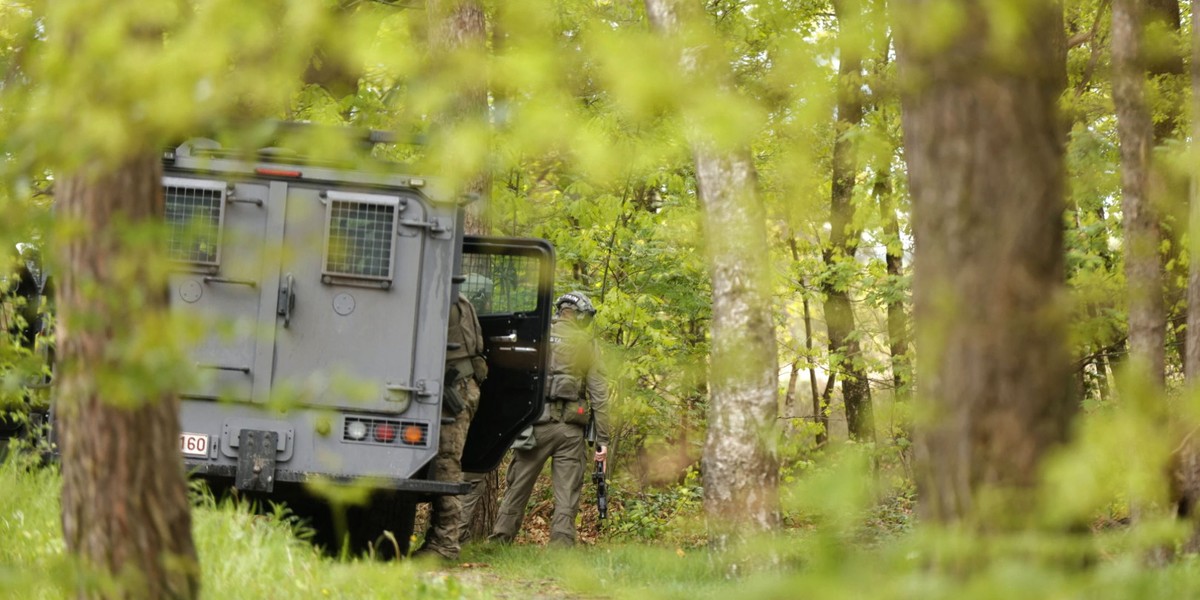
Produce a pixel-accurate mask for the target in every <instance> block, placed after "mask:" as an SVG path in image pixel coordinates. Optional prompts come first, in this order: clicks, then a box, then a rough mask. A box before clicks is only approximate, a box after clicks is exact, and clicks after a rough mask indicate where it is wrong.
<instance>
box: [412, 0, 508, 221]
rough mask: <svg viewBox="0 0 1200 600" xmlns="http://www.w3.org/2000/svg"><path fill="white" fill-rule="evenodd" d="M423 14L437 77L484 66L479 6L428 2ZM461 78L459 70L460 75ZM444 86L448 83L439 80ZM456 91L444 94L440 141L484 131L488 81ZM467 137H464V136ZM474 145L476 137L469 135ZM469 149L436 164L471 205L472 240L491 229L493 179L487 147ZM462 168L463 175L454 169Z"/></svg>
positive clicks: (454, 0) (467, 1)
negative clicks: (461, 64) (464, 63)
mask: <svg viewBox="0 0 1200 600" xmlns="http://www.w3.org/2000/svg"><path fill="white" fill-rule="evenodd" d="M426 10H427V11H428V14H429V19H430V40H429V41H430V45H431V47H432V48H431V51H432V53H433V56H434V60H433V62H432V65H433V68H434V70H435V71H441V70H443V69H442V67H445V68H447V69H452V68H453V67H454V65H455V62H454V61H455V60H456V59H457V58H461V57H469V58H472V59H473V60H475V61H478V62H476V64H485V63H484V62H483V61H484V60H485V59H484V57H485V56H486V53H487V17H486V15H485V13H484V10H483V5H482V4H481V3H480V2H478V1H477V0H429V1H428V2H426ZM458 71H459V72H464V70H463V69H458ZM438 80H439V81H441V82H442V83H443V85H445V84H448V83H450V82H449V80H446V79H444V78H441V79H438ZM453 85H454V86H455V87H453V88H452V89H451V88H447V89H442V90H441V92H442V93H443V94H446V95H447V96H448V97H449V98H451V99H450V100H447V101H446V103H445V105H444V109H443V111H442V113H441V114H440V115H439V116H438V117H437V121H438V124H439V125H440V129H441V135H443V136H455V135H470V134H472V133H478V131H482V130H487V129H488V128H489V127H490V126H489V124H488V99H487V95H488V94H487V92H488V86H487V79H486V78H485V77H474V78H472V79H471V80H470V81H468V82H454V83H453ZM464 132H465V133H464ZM471 137H475V138H477V139H481V140H482V139H483V138H480V137H479V136H478V135H472V136H471ZM480 146H481V147H475V148H472V149H471V150H472V151H471V152H470V153H469V155H463V154H461V153H458V154H454V155H453V156H443V157H442V159H441V160H440V162H439V164H440V165H441V169H440V170H439V172H438V173H439V175H442V176H445V177H454V178H461V180H460V181H459V182H458V185H457V186H456V188H457V189H458V191H459V192H460V193H461V194H462V195H463V196H464V197H465V198H470V199H473V200H475V202H474V203H473V204H471V205H469V206H468V209H467V215H466V217H467V218H466V231H467V233H470V234H485V233H487V232H488V230H489V228H490V224H489V223H488V220H487V216H486V215H487V212H486V209H487V201H488V199H489V197H490V192H491V187H492V173H491V172H490V171H488V170H487V164H488V160H487V157H488V156H489V153H490V151H491V148H490V147H488V145H487V144H486V143H482V142H481V144H480ZM459 164H465V165H466V170H463V169H462V168H454V166H455V165H459Z"/></svg>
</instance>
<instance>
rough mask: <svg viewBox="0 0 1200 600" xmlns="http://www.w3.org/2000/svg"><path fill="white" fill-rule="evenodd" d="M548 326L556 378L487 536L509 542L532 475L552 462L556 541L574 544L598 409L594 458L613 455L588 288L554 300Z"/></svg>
mask: <svg viewBox="0 0 1200 600" xmlns="http://www.w3.org/2000/svg"><path fill="white" fill-rule="evenodd" d="M554 309H555V314H554V324H553V325H552V326H551V329H550V347H551V355H550V377H549V381H548V386H547V387H548V389H547V394H546V405H545V408H544V409H543V410H542V416H541V418H540V419H538V421H537V422H536V423H535V424H534V426H533V436H532V437H533V444H532V447H531V448H526V449H514V453H513V460H512V463H511V464H510V465H509V467H508V478H507V479H508V489H507V490H505V492H504V499H503V500H501V502H500V511H499V515H498V516H497V517H496V526H495V527H494V528H493V530H492V535H491V536H490V537H489V539H491V540H494V541H499V542H505V543H507V542H511V541H512V540H513V538H515V537H516V535H517V532H518V531H519V530H520V528H521V521H522V520H523V519H524V517H525V506H526V504H528V502H529V496H530V494H531V493H532V492H533V485H534V482H535V481H537V477H538V474H539V473H541V471H542V467H543V466H544V465H545V464H546V461H547V460H549V461H550V471H551V478H552V480H553V485H554V517H553V518H552V520H551V523H550V542H551V543H552V544H564V545H573V544H574V543H575V535H576V532H575V515H576V513H578V512H579V496H580V492H581V491H582V489H583V476H584V472H585V470H586V465H587V463H586V460H587V456H586V453H587V444H586V440H585V436H584V430H585V428H586V427H587V425H588V421H589V417H592V416H593V415H594V419H595V429H596V454H595V460H597V461H605V460H606V459H607V458H608V407H607V402H608V384H607V382H606V381H605V379H604V373H603V369H602V368H601V361H600V352H599V346H598V344H597V343H596V341H595V339H594V338H593V337H592V335H591V333H590V331H589V330H588V324H589V323H590V322H591V320H592V317H593V316H595V314H596V307H595V306H593V305H592V302H591V300H589V299H588V297H587V295H586V294H584V293H583V292H578V291H575V292H569V293H566V294H563V295H562V296H560V297H559V298H558V300H556V301H555V303H554Z"/></svg>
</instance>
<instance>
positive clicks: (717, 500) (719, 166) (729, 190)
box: [646, 0, 779, 548]
mask: <svg viewBox="0 0 1200 600" xmlns="http://www.w3.org/2000/svg"><path fill="white" fill-rule="evenodd" d="M646 12H647V14H648V16H649V19H650V23H651V25H652V26H653V27H654V29H655V30H656V31H658V32H660V33H662V34H664V35H666V36H668V38H670V39H672V40H676V43H677V44H679V46H678V48H681V49H682V48H690V47H692V43H694V42H695V40H694V39H690V35H691V34H693V33H694V30H693V29H692V28H693V27H697V26H698V24H697V23H696V22H695V18H694V17H693V15H694V14H695V7H689V6H688V5H687V3H686V0H647V2H646ZM680 42H682V43H680ZM700 48H701V49H702V50H696V49H689V50H687V53H686V54H685V53H684V52H681V53H680V54H679V56H680V68H681V69H683V70H684V72H685V75H686V76H688V79H692V78H696V79H697V80H698V85H696V89H701V88H703V87H712V88H716V89H720V88H721V87H722V86H724V85H728V83H727V82H726V81H725V80H724V78H723V77H722V76H721V74H722V73H723V72H724V71H725V67H724V60H725V57H723V56H722V55H721V53H720V52H717V51H716V49H715V48H713V47H707V48H705V47H703V46H701V47H700ZM704 50H707V52H705V51H704ZM693 52H699V56H690V55H689V54H691V53H693ZM700 57H704V58H706V59H707V60H711V61H713V62H712V63H708V64H706V63H705V62H703V60H702V59H700ZM714 73H715V74H716V77H714V78H712V79H708V78H706V76H708V77H711V76H712V75H713V74H714ZM694 85H695V84H694ZM684 118H685V121H687V126H688V127H689V128H690V129H691V134H692V138H691V140H690V141H691V145H692V153H693V155H694V157H695V167H696V184H697V194H698V196H699V199H700V203H701V205H702V206H703V208H704V228H705V231H706V232H707V234H708V238H707V241H708V247H707V256H708V261H709V274H710V277H711V279H712V294H713V297H712V300H713V322H712V356H711V358H710V369H711V376H710V381H709V385H710V394H711V397H710V404H709V415H708V431H709V433H708V442H707V443H706V445H705V450H704V461H703V465H704V492H705V498H704V501H705V510H706V512H707V513H708V517H709V528H710V534H709V535H710V540H711V541H712V542H713V543H714V544H715V545H716V546H717V547H718V548H720V547H723V546H725V545H727V544H728V543H729V542H730V541H732V539H734V538H736V537H738V536H745V535H748V534H750V533H754V532H761V531H771V530H773V529H774V528H775V527H776V526H778V524H779V505H778V497H777V495H776V494H777V488H778V477H779V474H778V463H777V458H776V456H775V455H774V453H773V452H772V451H771V447H770V444H769V442H768V440H769V436H770V433H771V430H772V429H773V427H774V424H773V422H774V420H775V415H776V412H777V410H778V407H777V404H776V402H777V400H776V398H777V393H778V389H777V388H778V373H777V368H776V365H777V364H778V363H777V356H776V348H775V327H774V323H773V322H772V317H771V312H770V307H771V301H770V295H769V293H768V291H769V289H770V286H769V281H770V273H769V271H767V269H766V268H765V266H764V265H763V263H762V261H761V257H763V256H765V255H766V253H767V249H766V245H765V236H764V235H763V232H764V230H763V228H764V220H765V215H764V214H763V212H762V208H761V204H760V200H759V198H758V197H757V191H758V190H757V181H756V178H755V170H754V165H753V163H752V161H751V157H750V155H749V152H748V150H747V149H746V148H745V146H744V144H745V142H742V143H741V144H739V143H737V142H736V141H735V140H736V136H730V135H729V133H730V132H729V131H722V132H720V133H722V134H724V136H721V135H719V134H718V133H717V131H718V130H716V129H715V126H716V125H717V124H716V123H713V122H705V121H704V120H702V119H697V118H696V117H695V116H690V117H689V116H686V115H685V117H684Z"/></svg>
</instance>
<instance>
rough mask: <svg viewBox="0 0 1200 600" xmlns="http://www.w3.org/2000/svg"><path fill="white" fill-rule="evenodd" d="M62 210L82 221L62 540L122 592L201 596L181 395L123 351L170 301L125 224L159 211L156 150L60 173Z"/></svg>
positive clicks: (66, 385) (66, 367)
mask: <svg viewBox="0 0 1200 600" xmlns="http://www.w3.org/2000/svg"><path fill="white" fill-rule="evenodd" d="M56 213H57V215H56V216H57V217H58V218H59V219H60V220H62V221H63V222H64V223H65V224H66V229H67V230H74V231H76V233H74V234H73V235H72V234H68V235H67V236H66V237H65V239H63V240H62V241H61V242H60V246H59V256H60V258H61V260H62V263H63V265H64V267H65V273H64V276H63V277H62V278H60V279H59V286H58V310H59V321H58V323H59V325H58V329H57V331H58V347H57V348H58V357H59V369H60V371H59V372H60V375H59V378H58V386H59V387H58V390H57V394H58V395H57V397H56V407H57V413H56V416H57V420H58V422H57V426H58V435H59V448H60V449H61V452H62V480H63V488H62V525H63V534H64V537H65V538H66V545H67V551H68V552H69V553H71V554H73V555H75V556H76V557H77V558H78V559H79V560H80V561H82V562H83V564H85V565H89V566H91V567H93V568H96V569H98V570H99V571H100V572H102V573H105V574H107V575H108V576H111V577H113V578H115V580H116V581H117V588H116V589H117V590H118V591H116V592H115V595H116V596H122V597H146V598H192V597H195V596H196V595H197V594H198V588H199V569H198V566H197V564H196V551H195V548H194V547H193V545H192V532H191V516H190V514H189V512H188V511H189V506H188V499H187V485H186V481H185V476H184V472H183V466H182V461H181V460H180V456H179V418H178V410H179V403H178V399H177V398H176V397H175V396H174V395H173V394H172V393H171V392H169V391H165V390H167V389H169V388H170V387H171V386H170V384H169V383H161V382H160V383H157V384H156V383H155V382H154V381H153V380H151V381H146V379H152V378H146V377H144V376H143V377H138V378H136V379H135V378H134V374H136V373H144V372H145V371H146V368H147V365H145V364H142V363H143V362H144V361H145V360H146V356H145V355H144V354H141V355H125V354H123V353H126V352H130V350H128V348H131V347H134V348H136V347H137V345H138V344H137V343H138V342H141V343H145V342H146V340H145V339H140V340H139V339H133V338H139V337H142V336H143V334H141V333H139V332H143V331H145V329H146V328H148V327H163V326H164V323H163V321H162V320H161V319H160V318H158V317H161V316H162V315H163V314H164V313H165V312H166V310H167V288H166V286H165V282H163V281H162V277H161V274H159V273H160V270H159V269H157V268H155V266H154V265H151V264H148V262H147V261H145V260H143V259H141V258H140V257H142V256H145V255H146V254H145V252H146V251H147V249H146V248H145V247H144V245H142V246H138V242H137V240H138V239H146V236H144V235H142V236H140V238H139V236H137V235H134V234H133V233H132V232H131V231H129V227H139V226H140V227H146V226H147V225H149V226H155V225H157V224H159V223H161V221H162V218H163V197H162V167H161V164H160V162H159V158H158V156H157V155H156V154H155V153H153V152H147V153H144V154H142V155H140V156H138V157H137V158H134V159H131V160H129V161H128V162H126V163H125V164H123V165H120V166H118V167H116V168H115V169H113V170H111V171H104V170H102V169H97V168H93V169H91V170H87V169H85V170H82V171H81V172H79V173H76V174H74V175H71V176H69V177H66V178H64V179H63V180H62V182H61V183H60V185H59V188H58V193H57V194H56ZM81 227H82V228H86V230H80V229H78V228H81ZM123 378H129V379H123ZM156 387H157V388H158V389H155V388H156ZM79 592H80V596H81V597H93V596H107V595H108V592H107V591H106V592H100V591H97V590H83V589H81V590H80V591H79Z"/></svg>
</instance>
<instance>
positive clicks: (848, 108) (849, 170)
mask: <svg viewBox="0 0 1200 600" xmlns="http://www.w3.org/2000/svg"><path fill="white" fill-rule="evenodd" d="M833 6H834V12H835V13H837V18H838V26H839V27H840V28H841V32H840V33H839V35H838V40H839V44H838V101H837V121H836V123H835V126H834V135H836V136H837V137H836V139H834V142H833V186H832V188H833V191H832V194H831V198H830V205H829V222H830V226H831V228H830V233H829V245H828V246H827V247H826V249H825V251H824V259H825V267H826V269H827V271H828V272H830V273H834V272H837V271H838V269H835V265H836V263H838V262H842V261H849V262H850V263H851V264H854V254H855V252H856V251H857V250H858V241H859V235H860V231H859V229H858V228H857V227H856V226H855V225H854V204H853V199H854V181H855V175H856V174H857V170H858V160H857V156H856V149H855V145H854V142H853V138H852V137H851V134H852V133H853V131H854V129H856V128H857V127H858V125H859V124H860V123H861V122H862V116H863V105H862V92H861V91H860V90H861V88H862V58H861V49H860V48H858V47H857V44H858V42H857V41H856V40H855V39H854V37H855V36H853V35H852V34H851V31H852V28H853V27H857V26H859V25H860V22H861V20H862V11H861V7H860V6H859V4H858V2H857V0H839V1H837V2H834V3H833ZM850 284H851V282H849V281H845V280H844V278H838V279H834V278H828V277H827V278H826V279H825V280H824V284H823V285H822V291H823V292H825V323H826V327H827V328H828V333H829V355H830V358H831V360H830V370H831V371H834V372H837V373H838V374H839V375H841V378H842V400H843V402H844V403H845V406H846V423H847V426H848V428H849V431H850V438H851V439H854V440H857V441H861V442H870V441H874V440H875V422H874V418H873V417H872V415H871V388H870V385H869V384H868V382H867V374H866V368H865V367H864V366H863V363H862V348H861V345H860V344H859V341H858V338H857V337H856V332H855V322H854V307H853V305H852V304H851V301H850Z"/></svg>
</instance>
